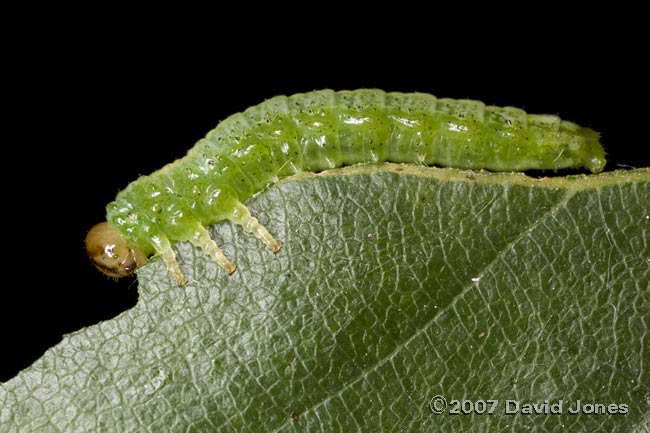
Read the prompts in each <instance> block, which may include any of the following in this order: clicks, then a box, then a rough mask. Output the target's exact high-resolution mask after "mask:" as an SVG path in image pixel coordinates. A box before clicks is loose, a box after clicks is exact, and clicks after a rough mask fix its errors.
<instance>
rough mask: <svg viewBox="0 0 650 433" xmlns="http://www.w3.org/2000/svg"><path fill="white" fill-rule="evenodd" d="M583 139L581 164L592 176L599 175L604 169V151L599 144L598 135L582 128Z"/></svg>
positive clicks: (605, 161) (591, 130)
mask: <svg viewBox="0 0 650 433" xmlns="http://www.w3.org/2000/svg"><path fill="white" fill-rule="evenodd" d="M582 134H583V136H584V137H585V142H584V147H583V149H584V155H585V157H584V160H583V162H582V163H583V164H584V166H585V167H587V168H588V169H589V171H591V172H592V173H594V174H597V173H600V172H601V171H603V169H604V168H605V164H606V163H607V160H606V159H605V149H604V148H603V145H602V144H600V134H598V133H597V132H596V131H594V130H593V129H590V128H582Z"/></svg>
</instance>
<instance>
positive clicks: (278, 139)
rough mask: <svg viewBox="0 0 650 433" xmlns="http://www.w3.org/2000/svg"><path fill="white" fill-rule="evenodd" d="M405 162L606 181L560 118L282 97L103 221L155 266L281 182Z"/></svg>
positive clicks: (347, 96)
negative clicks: (590, 175)
mask: <svg viewBox="0 0 650 433" xmlns="http://www.w3.org/2000/svg"><path fill="white" fill-rule="evenodd" d="M383 161H390V162H403V163H417V164H425V165H440V166H449V167H456V168H462V169H487V170H493V171H522V170H529V169H551V170H557V169H561V168H578V167H586V168H588V169H589V170H591V171H592V172H594V173H597V172H600V171H602V169H603V167H604V165H605V154H604V151H603V148H602V146H601V145H600V143H599V138H598V134H597V133H596V132H594V131H592V130H591V129H588V128H583V127H580V126H578V125H576V124H574V123H571V122H567V121H564V120H560V119H559V118H557V117H555V116H549V115H531V114H526V113H525V112H524V111H522V110H519V109H517V108H512V107H504V108H500V107H492V106H486V105H485V104H483V103H481V102H478V101H470V100H450V99H436V98H435V97H433V96H431V95H428V94H419V93H410V94H403V93H385V92H383V91H381V90H356V91H342V92H334V91H332V90H322V91H315V92H310V93H305V94H297V95H293V96H290V97H286V96H278V97H275V98H272V99H270V100H267V101H265V102H263V103H261V104H259V105H257V106H255V107H251V108H249V109H248V110H246V111H245V112H243V113H238V114H235V115H233V116H231V117H229V118H227V119H226V120H224V121H223V122H221V123H220V124H219V125H218V126H217V127H216V128H215V129H214V130H212V131H210V133H208V135H207V136H206V137H205V138H204V139H202V140H200V141H199V142H198V143H197V144H196V145H195V146H194V148H192V149H191V150H190V151H189V153H188V154H187V155H186V156H185V157H184V158H182V159H179V160H177V161H175V162H173V163H171V164H169V165H167V166H165V167H163V168H162V169H160V170H158V171H156V172H154V173H152V174H151V175H149V176H142V177H140V178H139V179H138V180H136V181H135V182H132V183H131V184H130V185H128V186H127V188H126V189H124V190H123V191H121V192H120V193H119V194H118V195H117V198H116V200H115V201H114V202H112V203H111V204H109V205H108V208H107V220H108V221H109V222H110V223H111V224H112V225H114V226H115V227H116V228H117V229H118V230H119V231H120V232H121V233H122V234H123V235H125V236H126V237H128V238H129V239H131V240H132V241H134V242H135V243H136V244H137V245H139V246H140V247H141V248H142V249H143V251H144V252H145V253H147V254H150V253H152V252H154V251H160V249H161V239H162V238H166V239H168V240H169V241H181V240H188V239H189V238H190V236H192V234H193V233H194V231H195V228H196V227H197V224H201V225H203V226H207V225H209V224H212V223H214V222H217V221H220V220H223V219H226V218H228V217H229V216H231V214H232V212H233V209H234V208H235V205H236V204H237V203H243V202H244V201H245V200H246V199H248V198H250V197H251V196H252V195H254V194H256V193H258V192H260V191H262V190H263V189H265V188H266V187H267V186H268V185H270V184H271V183H274V182H276V181H277V180H278V178H281V177H283V176H289V175H292V174H296V173H298V172H300V171H311V172H318V171H322V170H326V169H331V168H336V167H341V166H345V165H351V164H357V163H372V162H383Z"/></svg>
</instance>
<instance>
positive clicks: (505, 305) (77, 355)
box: [0, 164, 650, 433]
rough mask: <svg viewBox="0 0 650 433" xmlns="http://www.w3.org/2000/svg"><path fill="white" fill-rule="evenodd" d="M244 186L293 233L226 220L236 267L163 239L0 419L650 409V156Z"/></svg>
mask: <svg viewBox="0 0 650 433" xmlns="http://www.w3.org/2000/svg"><path fill="white" fill-rule="evenodd" d="M248 205H249V207H250V208H251V211H252V212H253V214H255V215H257V216H258V218H259V219H260V221H261V222H262V223H263V224H265V225H266V226H267V228H268V229H269V231H270V232H271V233H273V234H274V235H275V236H276V237H277V238H278V239H279V240H281V241H282V242H283V243H284V247H283V249H282V250H281V251H280V253H279V254H277V255H273V254H271V253H270V252H268V251H267V250H266V249H264V247H263V246H262V245H261V244H260V243H259V242H258V241H257V240H256V239H255V238H253V237H251V236H249V235H247V234H246V233H244V232H243V231H242V230H241V229H240V228H239V227H235V226H233V225H232V224H230V223H228V222H223V223H219V224H216V225H215V226H213V227H211V233H212V235H213V237H214V238H215V240H216V241H217V243H219V244H220V245H223V246H224V250H225V252H226V254H227V255H228V257H230V258H231V259H233V261H234V262H235V263H236V264H237V265H238V270H237V272H235V274H233V275H232V276H230V277H228V276H226V275H225V274H224V272H223V271H222V270H221V269H220V268H219V267H218V266H217V265H216V264H214V263H212V262H211V261H210V260H209V259H208V258H207V257H206V256H204V255H203V254H202V253H201V252H200V251H198V250H195V249H194V248H193V247H191V246H190V245H189V244H185V243H182V244H179V245H178V251H179V261H180V262H181V267H182V270H183V272H184V273H185V275H187V276H188V277H190V283H188V284H187V285H186V286H183V287H178V286H177V285H176V284H175V283H174V281H173V280H172V279H171V278H170V277H169V275H168V273H167V270H166V269H165V267H164V266H163V264H162V262H161V261H159V260H154V261H152V262H151V263H150V264H149V265H147V266H145V267H144V268H142V269H141V271H140V272H139V276H138V278H139V291H140V300H139V302H138V304H137V305H136V306H135V307H134V308H133V309H131V310H129V311H126V312H125V313H123V314H121V315H119V316H118V317H116V318H115V319H113V320H108V321H105V322H102V323H100V324H98V325H96V326H91V327H89V328H85V329H82V330H80V331H79V332H76V333H73V334H70V335H66V336H65V337H64V339H63V341H62V342H61V343H60V344H58V345H57V346H55V347H54V348H52V349H50V350H48V351H47V352H46V353H45V355H44V356H43V357H42V358H41V359H40V360H38V361H37V362H36V363H35V364H34V365H32V366H31V367H30V368H28V369H27V370H25V371H23V372H21V373H20V374H19V375H18V376H17V377H15V378H14V379H12V380H10V381H8V382H6V383H4V384H2V385H0V431H1V432H66V433H67V432H100V431H101V432H354V431H364V432H375V433H379V432H435V431H445V432H470V431H471V432H488V431H489V432H520V431H540V432H541V431H544V432H547V431H548V432H565V431H566V432H568V431H571V432H608V433H609V432H614V431H615V432H642V431H645V432H647V431H649V430H650V375H649V373H650V332H649V331H650V287H649V286H650V170H648V169H640V170H632V171H619V172H612V173H605V174H601V175H598V176H572V177H563V178H550V179H532V178H529V177H526V176H524V175H522V174H493V173H485V172H470V171H459V170H454V169H437V168H423V167H417V166H406V165H395V164H385V165H380V166H361V167H348V168H345V169H340V170H334V171H331V172H327V173H325V174H320V175H301V176H296V177H293V178H289V179H285V180H283V181H282V182H280V183H278V184H276V185H274V186H273V187H271V188H269V189H268V190H267V191H266V192H264V193H262V194H260V195H258V196H257V197H255V198H254V199H253V200H251V201H250V202H249V203H248ZM438 395H439V396H442V397H444V398H445V399H446V401H447V404H448V407H447V410H446V411H445V412H444V413H442V414H434V413H433V411H432V410H431V408H432V407H433V408H434V409H436V408H440V407H442V406H441V401H440V400H433V399H434V397H435V396H438ZM454 399H457V400H463V399H465V400H470V401H474V402H475V401H477V400H488V399H493V400H497V401H498V402H497V405H496V407H495V410H494V413H492V414H491V415H487V414H482V415H481V414H476V413H475V414H471V415H470V414H462V410H461V414H458V415H452V414H450V413H449V412H450V410H451V409H452V408H453V405H454V404H453V403H452V400H454ZM506 400H515V401H518V402H519V403H520V410H521V409H522V406H523V405H524V404H526V403H536V404H540V403H544V401H548V402H549V405H550V404H554V403H557V402H559V401H562V402H563V403H562V404H563V407H562V413H561V414H538V415H535V414H530V415H527V414H521V413H519V414H516V415H506V414H505V413H504V411H505V408H506V404H507V403H506ZM578 400H580V402H582V404H583V405H584V404H585V403H600V404H603V405H604V406H605V407H606V410H610V411H611V409H609V408H608V407H607V406H608V405H617V406H616V407H617V408H618V409H617V410H618V411H620V410H621V408H622V407H623V405H625V406H626V407H627V413H625V414H622V413H616V414H611V413H609V414H608V413H604V414H602V413H597V414H593V413H591V414H588V413H584V411H583V412H581V413H578V414H571V413H569V408H570V407H574V406H575V405H576V403H577V401H578ZM479 406H480V403H478V404H476V405H475V407H476V408H479ZM460 407H461V408H462V407H463V406H462V405H461V406H460ZM511 407H512V406H511ZM464 408H465V409H468V408H470V406H468V404H467V403H466V404H465V407H464ZM479 409H480V408H479ZM488 409H489V407H488ZM542 410H543V408H542ZM486 412H487V411H486Z"/></svg>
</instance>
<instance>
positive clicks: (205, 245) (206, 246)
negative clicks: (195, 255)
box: [190, 225, 237, 275]
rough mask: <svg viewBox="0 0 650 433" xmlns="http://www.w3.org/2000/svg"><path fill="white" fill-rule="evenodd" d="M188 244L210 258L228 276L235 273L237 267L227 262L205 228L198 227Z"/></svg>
mask: <svg viewBox="0 0 650 433" xmlns="http://www.w3.org/2000/svg"><path fill="white" fill-rule="evenodd" d="M190 242H191V243H192V244H194V245H195V246H197V247H199V248H201V249H202V250H203V251H204V252H205V253H206V254H207V255H209V256H210V257H212V259H213V260H214V261H215V262H217V263H218V264H219V266H221V267H222V268H223V270H224V271H226V272H227V273H228V275H230V274H232V273H233V272H235V269H236V268H237V267H236V266H235V265H234V264H233V263H232V262H231V261H230V260H228V258H227V257H226V256H225V255H224V253H223V251H221V248H219V246H218V245H217V243H216V242H215V241H213V240H212V238H211V237H210V234H209V233H208V231H207V230H206V229H205V227H203V226H202V225H199V228H198V229H197V230H196V231H195V232H194V236H192V238H191V239H190Z"/></svg>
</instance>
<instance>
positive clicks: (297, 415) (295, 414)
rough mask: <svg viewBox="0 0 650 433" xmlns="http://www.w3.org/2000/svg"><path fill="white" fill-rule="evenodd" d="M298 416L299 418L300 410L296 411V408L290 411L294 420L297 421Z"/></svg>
mask: <svg viewBox="0 0 650 433" xmlns="http://www.w3.org/2000/svg"><path fill="white" fill-rule="evenodd" d="M298 418H300V412H298V411H297V410H294V411H293V412H291V419H292V420H293V421H294V422H295V421H298Z"/></svg>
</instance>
